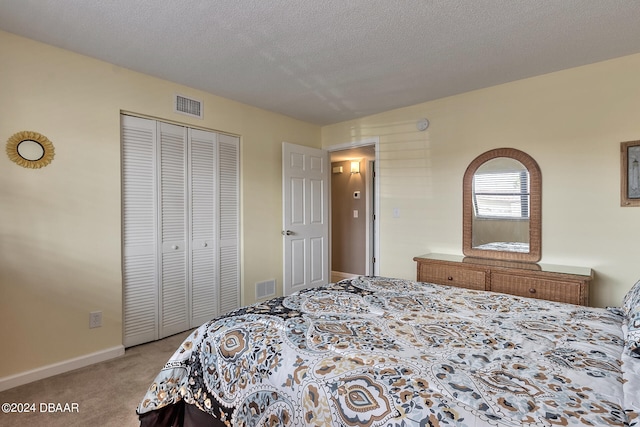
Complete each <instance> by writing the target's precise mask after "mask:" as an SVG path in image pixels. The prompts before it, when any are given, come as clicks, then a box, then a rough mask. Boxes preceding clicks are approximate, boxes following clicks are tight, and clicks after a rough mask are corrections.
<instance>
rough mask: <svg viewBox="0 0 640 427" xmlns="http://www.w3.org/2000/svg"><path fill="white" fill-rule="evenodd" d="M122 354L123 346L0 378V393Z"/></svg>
mask: <svg viewBox="0 0 640 427" xmlns="http://www.w3.org/2000/svg"><path fill="white" fill-rule="evenodd" d="M123 354H124V346H122V345H119V346H116V347H111V348H107V349H105V350H101V351H98V352H95V353H91V354H87V355H84V356H80V357H76V358H73V359H69V360H65V361H63V362H59V363H54V364H53V365H48V366H43V367H42V368H37V369H33V370H31V371H25V372H21V373H19V374H15V375H11V376H8V377H3V378H0V391H5V390H9V389H10V388H14V387H18V386H21V385H24V384H28V383H30V382H33V381H38V380H42V379H44V378H48V377H52V376H54V375H58V374H62V373H65V372H69V371H73V370H74V369H78V368H84V367H85V366H89V365H93V364H94V363H99V362H104V361H105V360H109V359H113V358H115V357H118V356H122V355H123Z"/></svg>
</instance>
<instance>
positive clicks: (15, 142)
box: [7, 131, 55, 169]
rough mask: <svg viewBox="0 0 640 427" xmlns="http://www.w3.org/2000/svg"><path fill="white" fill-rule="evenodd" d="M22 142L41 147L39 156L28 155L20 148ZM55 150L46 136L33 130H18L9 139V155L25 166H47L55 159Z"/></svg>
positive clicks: (18, 163)
mask: <svg viewBox="0 0 640 427" xmlns="http://www.w3.org/2000/svg"><path fill="white" fill-rule="evenodd" d="M20 144H35V145H36V147H38V148H39V150H37V152H38V155H37V157H33V158H32V157H27V156H25V155H24V154H23V153H21V150H20ZM54 155H55V150H54V148H53V144H52V143H51V141H49V138H47V137H46V136H44V135H42V134H40V133H38V132H32V131H23V132H18V133H15V134H13V135H11V137H9V139H8V140H7V156H8V157H9V159H10V160H11V161H12V162H14V163H15V164H17V165H18V166H22V167H23V168H28V169H39V168H42V167H45V166H47V165H48V164H49V163H51V161H52V160H53V156H54Z"/></svg>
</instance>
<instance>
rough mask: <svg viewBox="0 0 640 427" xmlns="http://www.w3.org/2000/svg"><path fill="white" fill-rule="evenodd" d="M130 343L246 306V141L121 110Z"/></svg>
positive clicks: (126, 316) (126, 323)
mask: <svg viewBox="0 0 640 427" xmlns="http://www.w3.org/2000/svg"><path fill="white" fill-rule="evenodd" d="M121 140H122V230H123V236H122V242H123V248H122V253H123V263H122V270H123V287H124V289H123V300H124V301H123V310H124V316H123V317H124V345H125V347H130V346H132V345H137V344H141V343H144V342H148V341H153V340H157V339H160V338H164V337H167V336H169V335H173V334H175V333H178V332H182V331H185V330H187V329H190V328H195V327H197V326H199V325H200V324H202V323H204V322H206V321H207V320H209V319H211V318H213V317H215V316H217V315H220V314H223V313H226V312H228V311H230V310H233V309H235V308H237V307H238V306H239V302H240V298H239V289H240V287H239V283H240V265H239V264H240V262H239V138H238V137H235V136H230V135H226V134H222V133H216V132H211V131H204V130H199V129H192V128H188V127H185V126H179V125H175V124H170V123H164V122H160V121H156V120H151V119H146V118H140V117H134V116H129V115H124V114H123V115H122V116H121Z"/></svg>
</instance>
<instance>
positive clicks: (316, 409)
mask: <svg viewBox="0 0 640 427" xmlns="http://www.w3.org/2000/svg"><path fill="white" fill-rule="evenodd" d="M639 283H640V282H639ZM627 305H630V306H632V307H627ZM633 305H635V306H636V307H638V306H640V285H639V284H636V286H634V288H633V289H632V290H631V291H630V292H629V294H627V296H626V297H625V300H624V302H623V306H621V307H618V308H610V309H603V308H590V307H583V306H577V305H570V304H562V303H555V302H549V301H543V300H536V299H529V298H522V297H516V296H512V295H505V294H498V293H492V292H484V291H474V290H467V289H461V288H454V287H447V286H441V285H434V284H429V283H419V282H414V281H410V280H401V279H390V278H382V277H358V278H353V279H347V280H343V281H340V282H338V283H335V284H330V285H328V286H326V287H322V288H316V289H309V290H305V291H301V292H299V293H297V294H294V295H291V296H288V297H280V298H276V299H272V300H270V301H267V302H263V303H258V304H254V305H251V306H247V307H244V308H242V309H239V310H236V311H234V312H232V313H229V314H227V315H225V316H222V317H220V318H216V319H213V320H211V321H209V322H207V323H206V324H204V325H202V326H201V327H200V328H198V329H196V330H194V331H193V333H192V334H191V335H190V336H189V337H188V338H187V339H186V340H185V341H184V342H183V343H182V344H181V346H180V347H179V348H178V349H177V351H176V352H175V354H174V355H173V356H172V357H171V359H170V360H169V361H168V362H167V364H166V365H165V367H164V368H163V369H162V371H161V372H160V373H159V374H158V376H157V377H156V379H155V380H154V381H153V383H152V384H151V386H150V388H149V389H148V391H147V393H146V395H145V396H144V398H143V399H142V401H141V403H140V404H139V406H138V409H137V410H138V414H139V416H140V421H141V425H142V426H152V425H166V426H195V425H203V426H247V427H248V426H405V427H413V426H416V427H417V426H469V427H471V426H476V427H478V426H556V425H559V426H578V425H580V426H582V425H586V426H608V425H612V426H627V425H628V426H637V425H640V420H639V418H638V416H639V412H640V359H638V358H637V357H638V356H640V354H636V353H635V352H638V353H640V351H639V348H638V341H639V339H638V335H637V331H635V330H634V327H635V326H634V324H635V323H637V324H638V325H637V326H638V329H639V330H640V310H636V311H634V310H635V308H634V307H633ZM634 322H635V323H634ZM634 356H635V357H634Z"/></svg>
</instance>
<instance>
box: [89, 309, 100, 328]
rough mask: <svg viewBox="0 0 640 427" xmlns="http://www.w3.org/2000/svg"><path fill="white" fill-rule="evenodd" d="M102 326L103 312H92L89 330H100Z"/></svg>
mask: <svg viewBox="0 0 640 427" xmlns="http://www.w3.org/2000/svg"><path fill="white" fill-rule="evenodd" d="M101 326H102V312H101V311H92V312H91V313H89V328H99V327H101Z"/></svg>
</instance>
